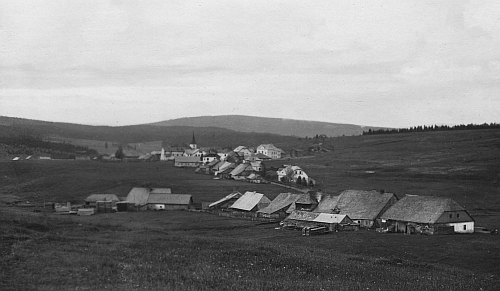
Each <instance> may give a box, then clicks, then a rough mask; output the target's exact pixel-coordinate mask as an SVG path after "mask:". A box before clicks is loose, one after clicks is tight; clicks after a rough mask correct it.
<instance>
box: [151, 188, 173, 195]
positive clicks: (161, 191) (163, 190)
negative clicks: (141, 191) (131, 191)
mask: <svg viewBox="0 0 500 291" xmlns="http://www.w3.org/2000/svg"><path fill="white" fill-rule="evenodd" d="M149 193H150V194H172V189H170V188H152V189H151V191H149Z"/></svg>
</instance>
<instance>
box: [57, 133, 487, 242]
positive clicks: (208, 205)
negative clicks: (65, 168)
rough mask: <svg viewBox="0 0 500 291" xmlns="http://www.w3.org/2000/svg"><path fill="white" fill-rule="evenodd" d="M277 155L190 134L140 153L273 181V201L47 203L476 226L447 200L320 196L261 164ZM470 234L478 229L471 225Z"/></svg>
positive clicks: (396, 228)
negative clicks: (209, 148) (173, 144)
mask: <svg viewBox="0 0 500 291" xmlns="http://www.w3.org/2000/svg"><path fill="white" fill-rule="evenodd" d="M283 153H284V151H283V150H281V149H279V148H277V147H275V146H274V145H272V144H262V145H259V146H258V147H256V150H253V149H251V148H248V147H245V146H238V147H237V148H235V149H234V150H231V151H230V150H228V151H224V152H217V153H215V152H205V151H203V150H202V149H199V148H198V145H197V144H196V140H195V136H194V133H193V137H192V140H191V143H190V145H189V147H188V148H177V149H173V148H169V149H167V150H165V149H164V148H163V149H162V150H161V151H157V152H153V153H151V154H148V155H146V157H148V159H149V160H150V161H159V162H170V163H173V165H174V166H175V167H177V168H184V169H190V168H191V169H194V171H195V173H198V174H205V175H212V176H213V177H214V178H213V179H233V180H237V181H242V182H248V183H259V184H260V183H273V184H275V185H279V186H282V187H284V188H286V190H288V191H284V192H283V193H281V194H279V195H278V196H277V197H276V198H274V199H272V200H271V199H270V198H269V197H267V196H266V194H264V193H258V192H257V191H252V190H249V191H246V192H244V193H240V192H238V191H233V192H231V193H228V194H227V195H226V196H224V197H220V199H219V200H217V201H212V202H202V203H201V204H200V203H194V200H193V195H192V194H186V193H172V190H171V189H170V188H149V187H133V188H132V189H131V190H130V192H129V193H128V195H127V196H126V197H119V196H117V195H115V194H91V195H89V196H88V197H87V198H86V199H85V201H84V204H81V205H71V204H70V203H66V204H59V203H55V204H53V206H54V210H55V211H56V213H59V214H77V215H81V216H85V215H93V214H100V213H115V212H130V211H169V210H186V211H201V212H208V213H212V214H214V215H218V216H223V217H230V218H234V219H250V220H255V221H263V222H270V223H279V227H278V229H282V228H284V229H296V230H301V231H302V234H303V235H306V236H308V235H314V234H324V233H332V232H339V231H358V230H360V229H374V230H376V231H377V232H380V233H386V232H399V233H405V234H452V233H474V231H475V225H474V219H473V218H472V217H471V215H470V214H469V213H468V212H467V210H466V209H464V208H463V207H462V206H460V205H459V204H458V203H456V202H455V201H453V200H452V199H450V198H442V197H434V196H421V195H411V194H407V195H405V196H404V197H398V196H397V195H396V194H395V193H388V192H385V191H384V190H352V189H347V190H344V191H342V192H340V193H335V194H331V193H328V194H326V193H323V192H322V191H321V189H315V187H314V186H315V184H316V182H315V180H314V179H313V178H312V177H310V176H309V175H308V174H307V173H306V172H305V171H304V170H303V169H302V168H301V167H299V166H297V165H289V164H288V165H286V164H285V165H283V166H282V167H279V168H269V169H267V168H266V166H265V162H266V161H269V160H279V159H281V158H282V154H283ZM153 157H156V158H155V159H152V158H153ZM249 188H251V187H249ZM290 190H292V191H290ZM296 192H298V193H296ZM476 231H478V232H481V231H482V229H481V228H480V227H476ZM492 233H496V231H492Z"/></svg>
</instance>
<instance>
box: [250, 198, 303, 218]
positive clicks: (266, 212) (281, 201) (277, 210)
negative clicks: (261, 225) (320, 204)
mask: <svg viewBox="0 0 500 291" xmlns="http://www.w3.org/2000/svg"><path fill="white" fill-rule="evenodd" d="M303 195H304V194H293V193H280V194H279V195H278V196H277V197H276V198H275V199H274V200H273V201H272V202H271V203H270V204H269V206H267V207H266V208H264V209H261V210H259V211H257V215H258V216H259V217H266V218H285V217H287V216H288V215H289V214H290V213H291V212H292V211H293V210H294V209H295V204H294V203H295V202H297V201H298V200H299V199H300V198H301V197H302V196H303ZM290 207H291V209H290Z"/></svg>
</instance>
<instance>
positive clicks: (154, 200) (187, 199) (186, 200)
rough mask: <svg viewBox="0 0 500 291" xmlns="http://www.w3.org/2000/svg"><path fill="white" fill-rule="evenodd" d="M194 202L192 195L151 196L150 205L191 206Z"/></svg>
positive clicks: (149, 198)
mask: <svg viewBox="0 0 500 291" xmlns="http://www.w3.org/2000/svg"><path fill="white" fill-rule="evenodd" d="M192 201H193V199H192V196H191V195H190V194H152V193H151V194H149V197H148V204H177V205H189V204H191V203H192Z"/></svg>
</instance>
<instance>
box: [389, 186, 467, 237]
mask: <svg viewBox="0 0 500 291" xmlns="http://www.w3.org/2000/svg"><path fill="white" fill-rule="evenodd" d="M381 218H382V219H383V221H385V222H386V223H387V224H388V225H389V226H392V227H394V230H395V231H396V232H403V233H420V232H426V233H429V234H438V233H449V232H456V233H473V232H474V219H473V218H472V217H471V216H470V214H469V213H468V212H467V211H466V210H465V209H464V208H463V207H462V206H460V205H458V204H457V203H456V202H455V201H453V200H452V199H450V198H442V197H432V196H418V195H406V196H405V197H403V198H402V199H401V200H399V201H398V202H396V204H394V205H393V206H392V207H391V208H389V209H388V210H387V211H386V212H385V213H384V214H383V215H382V216H381Z"/></svg>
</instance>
